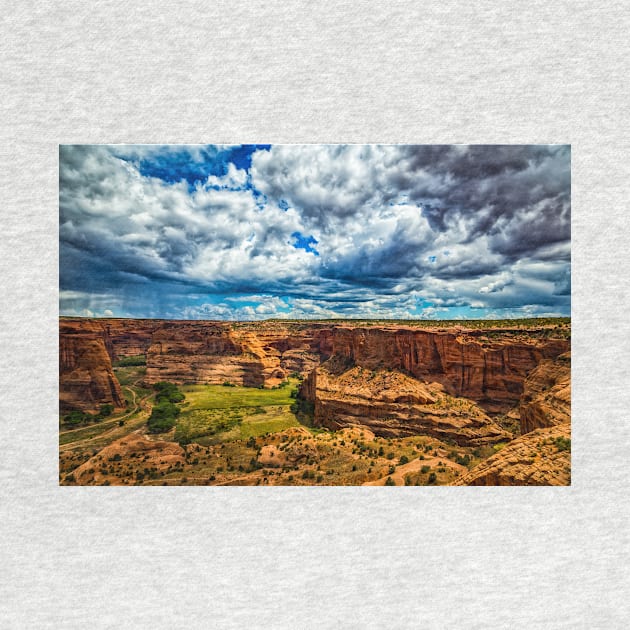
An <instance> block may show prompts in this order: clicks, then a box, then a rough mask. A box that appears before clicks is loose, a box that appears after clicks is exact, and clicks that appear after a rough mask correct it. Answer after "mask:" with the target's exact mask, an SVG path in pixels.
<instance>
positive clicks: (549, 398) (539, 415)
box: [519, 352, 571, 434]
mask: <svg viewBox="0 0 630 630" xmlns="http://www.w3.org/2000/svg"><path fill="white" fill-rule="evenodd" d="M519 410H520V421H521V433H522V434H525V433H529V432H530V431H534V430H535V429H542V428H546V427H553V426H556V425H559V424H568V423H569V422H570V421H571V354H570V353H569V352H566V353H564V354H561V355H560V356H559V357H558V358H557V359H556V360H555V361H552V360H549V359H544V360H543V361H541V362H540V363H539V365H537V366H536V367H535V368H534V369H533V370H532V371H531V372H530V373H529V374H528V376H527V378H526V379H525V387H524V391H523V395H522V396H521V400H520V406H519Z"/></svg>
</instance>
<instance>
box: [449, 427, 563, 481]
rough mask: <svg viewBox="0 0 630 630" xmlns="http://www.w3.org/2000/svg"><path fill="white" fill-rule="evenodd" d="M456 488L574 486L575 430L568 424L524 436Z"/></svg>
mask: <svg viewBox="0 0 630 630" xmlns="http://www.w3.org/2000/svg"><path fill="white" fill-rule="evenodd" d="M452 485H455V486H568V485H571V426H570V425H569V424H566V423H565V424H560V425H558V426H554V427H549V428H546V429H535V430H534V431H532V432H530V433H527V434H526V435H521V436H519V437H517V438H516V439H514V440H512V441H511V442H510V443H509V444H507V445H506V446H505V447H504V448H502V449H501V450H500V451H499V452H498V453H497V454H496V455H493V456H492V457H489V458H488V459H486V460H484V461H483V462H481V463H480V464H479V465H478V466H476V467H475V468H473V469H472V470H471V471H470V472H469V473H467V474H465V475H463V476H462V477H460V478H459V479H457V480H456V481H455V482H454V483H453V484H452Z"/></svg>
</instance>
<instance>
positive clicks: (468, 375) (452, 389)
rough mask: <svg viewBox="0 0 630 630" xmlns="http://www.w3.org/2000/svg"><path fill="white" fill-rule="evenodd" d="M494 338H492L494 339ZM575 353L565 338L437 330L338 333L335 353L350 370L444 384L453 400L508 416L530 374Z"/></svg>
mask: <svg viewBox="0 0 630 630" xmlns="http://www.w3.org/2000/svg"><path fill="white" fill-rule="evenodd" d="M489 335H491V336H492V338H490V337H489ZM569 348H570V342H569V341H567V340H565V339H559V338H558V339H545V338H536V337H531V336H528V335H527V331H521V332H520V333H519V332H518V331H511V330H503V331H502V330H500V329H498V330H492V331H466V330H460V331H433V330H418V329H413V328H384V327H378V328H377V327H369V328H367V327H366V328H351V327H346V326H339V327H336V328H334V329H333V335H332V354H333V356H336V357H339V358H343V359H346V360H347V362H348V364H349V365H359V366H361V367H364V368H367V369H372V370H374V369H384V368H389V369H395V370H401V371H404V372H405V373H407V374H409V375H411V376H413V377H414V378H416V379H419V380H423V381H428V382H431V381H436V382H438V383H441V384H442V385H443V386H444V388H445V390H446V391H447V392H448V393H449V394H451V395H453V396H463V397H466V398H470V399H472V400H474V401H476V402H477V403H479V404H480V405H481V406H482V407H483V408H484V409H485V410H486V411H488V412H504V411H507V410H508V409H509V408H510V407H512V406H514V405H515V404H517V403H518V402H519V399H520V395H521V394H522V392H523V383H524V381H525V377H526V376H527V374H528V373H529V372H530V371H531V370H533V369H534V368H535V367H536V366H537V365H538V364H539V363H540V361H541V360H543V359H555V358H556V357H557V356H558V355H560V354H561V353H563V352H566V351H567V350H569Z"/></svg>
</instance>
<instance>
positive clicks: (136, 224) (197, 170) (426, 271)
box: [59, 145, 571, 320]
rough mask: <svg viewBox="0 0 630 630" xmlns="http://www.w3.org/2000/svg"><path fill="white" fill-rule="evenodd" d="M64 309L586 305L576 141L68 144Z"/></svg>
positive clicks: (277, 313)
mask: <svg viewBox="0 0 630 630" xmlns="http://www.w3.org/2000/svg"><path fill="white" fill-rule="evenodd" d="M59 204H60V227H59V234H60V262H61V264H60V311H61V314H62V315H93V316H119V317H164V318H177V319H247V320H250V319H266V318H327V317H349V318H353V317H361V318H439V319H453V318H455V319H460V318H487V317H497V318H504V317H528V316H540V315H569V313H570V291H571V286H570V278H571V272H570V216H571V198H570V147H568V146H563V145H552V146H546V145H523V146H517V145H506V146H497V145H489V146H482V145H473V146H464V145H444V146H436V145H417V146H415V145H391V146H389V145H274V146H269V145H256V146H254V145H244V146H214V145H208V146H178V145H175V146H158V145H140V146H130V145H115V146H107V145H79V146H69V145H68V146H66V145H64V146H61V147H60V196H59Z"/></svg>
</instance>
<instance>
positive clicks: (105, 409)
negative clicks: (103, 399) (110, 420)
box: [98, 403, 114, 418]
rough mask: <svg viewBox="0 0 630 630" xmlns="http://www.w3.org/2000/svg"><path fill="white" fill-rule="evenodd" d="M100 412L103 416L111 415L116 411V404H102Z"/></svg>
mask: <svg viewBox="0 0 630 630" xmlns="http://www.w3.org/2000/svg"><path fill="white" fill-rule="evenodd" d="M98 413H99V416H103V418H106V417H107V416H111V415H112V413H114V405H112V404H110V403H106V404H104V405H101V408H100V410H99V412H98Z"/></svg>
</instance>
